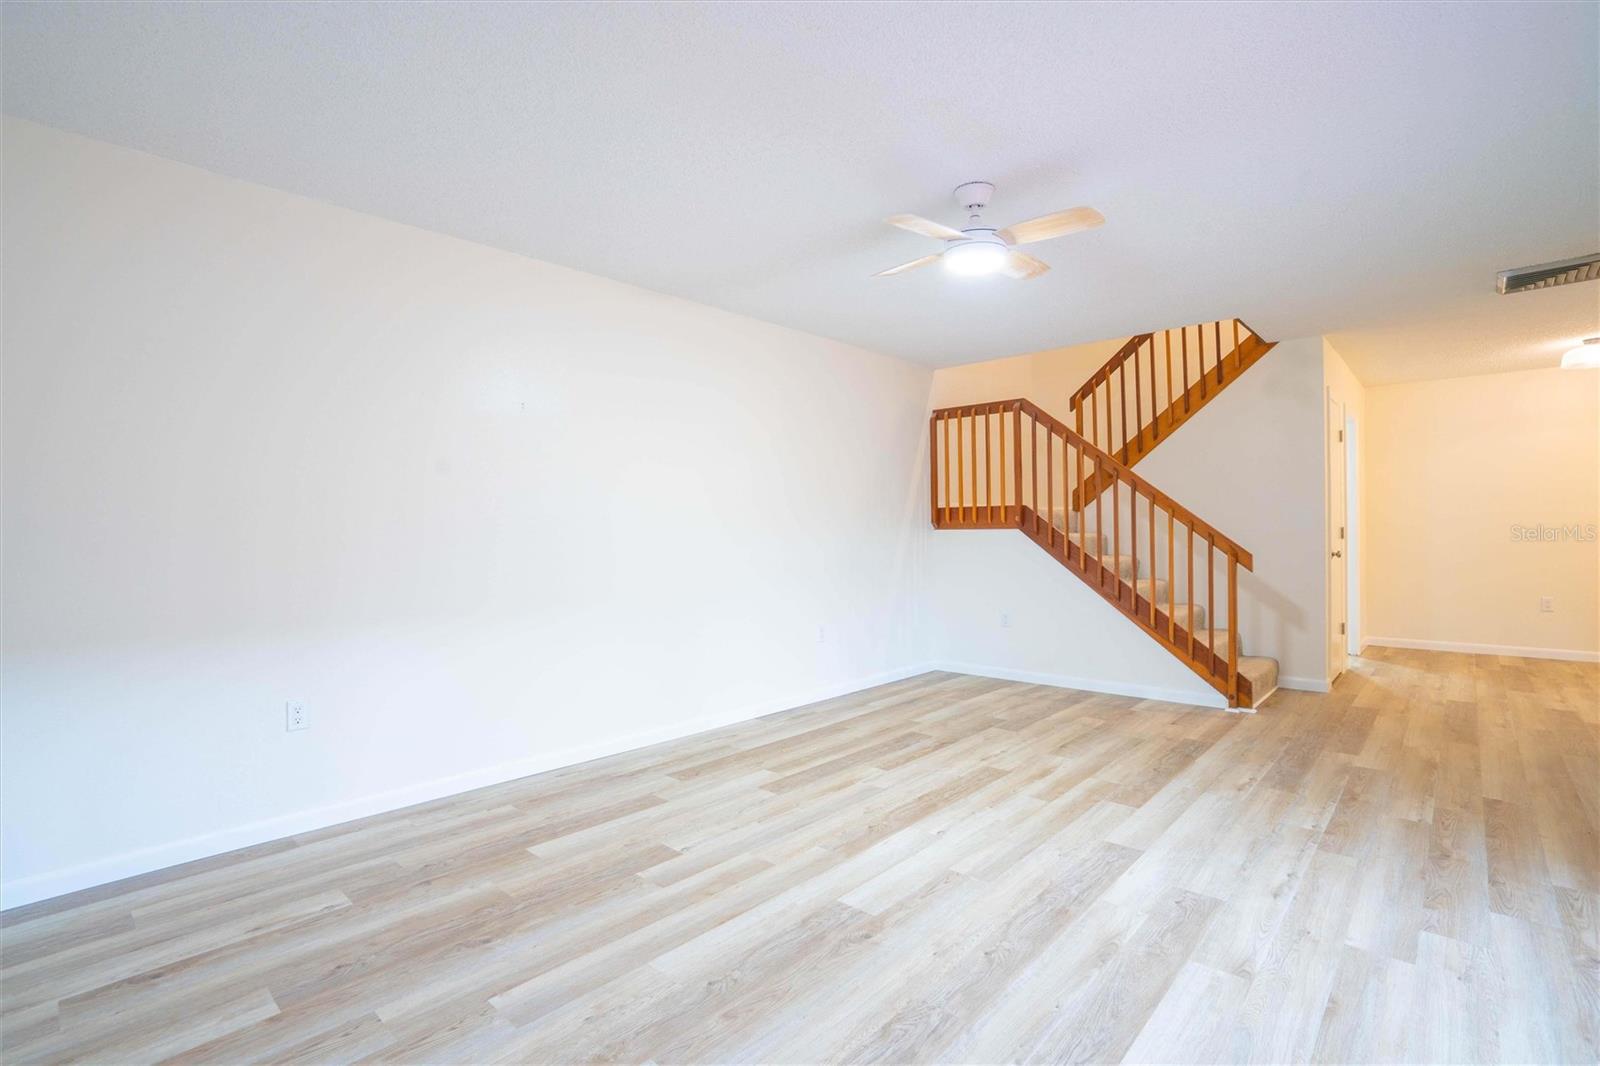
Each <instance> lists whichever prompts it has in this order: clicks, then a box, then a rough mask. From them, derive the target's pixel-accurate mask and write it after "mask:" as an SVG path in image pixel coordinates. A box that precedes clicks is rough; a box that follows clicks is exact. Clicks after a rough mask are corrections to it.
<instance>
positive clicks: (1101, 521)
mask: <svg viewBox="0 0 1600 1066" xmlns="http://www.w3.org/2000/svg"><path fill="white" fill-rule="evenodd" d="M1090 476H1091V477H1093V478H1094V483H1095V494H1094V534H1095V539H1096V543H1095V549H1094V561H1095V562H1096V563H1101V562H1102V561H1103V556H1104V554H1105V542H1104V541H1103V540H1101V539H1100V538H1102V537H1104V536H1105V531H1106V523H1105V508H1104V507H1103V506H1102V505H1101V502H1100V500H1101V496H1102V493H1101V492H1100V491H1099V490H1100V460H1098V459H1096V460H1095V461H1094V469H1093V470H1092V471H1090ZM1095 579H1096V580H1098V581H1099V582H1100V584H1101V586H1102V587H1104V585H1105V578H1104V575H1102V574H1100V573H1099V572H1098V571H1097V572H1096V574H1095Z"/></svg>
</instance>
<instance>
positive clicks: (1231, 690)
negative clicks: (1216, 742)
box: [1228, 550, 1239, 705]
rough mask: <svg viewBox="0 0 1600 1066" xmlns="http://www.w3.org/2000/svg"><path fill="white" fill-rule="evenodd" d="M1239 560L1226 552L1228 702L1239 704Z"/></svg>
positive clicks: (1230, 552)
mask: <svg viewBox="0 0 1600 1066" xmlns="http://www.w3.org/2000/svg"><path fill="white" fill-rule="evenodd" d="M1238 570H1239V559H1238V556H1236V555H1235V554H1234V553H1233V552H1232V551H1231V550H1230V551H1229V552H1228V696H1229V699H1228V702H1229V703H1231V704H1234V705H1237V704H1238V702H1239V577H1238Z"/></svg>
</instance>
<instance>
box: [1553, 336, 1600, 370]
mask: <svg viewBox="0 0 1600 1066" xmlns="http://www.w3.org/2000/svg"><path fill="white" fill-rule="evenodd" d="M1561 369H1562V370H1596V369H1600V337H1590V338H1589V339H1588V340H1586V341H1584V342H1583V343H1582V344H1580V345H1578V346H1577V347H1576V348H1571V349H1569V350H1568V351H1567V354H1566V355H1563V356H1562V357H1561Z"/></svg>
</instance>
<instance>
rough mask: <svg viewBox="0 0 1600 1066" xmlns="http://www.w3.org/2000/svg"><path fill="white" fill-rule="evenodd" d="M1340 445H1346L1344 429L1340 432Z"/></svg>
mask: <svg viewBox="0 0 1600 1066" xmlns="http://www.w3.org/2000/svg"><path fill="white" fill-rule="evenodd" d="M1339 443H1341V444H1343V443H1344V430H1342V429H1341V430H1340V431H1339Z"/></svg>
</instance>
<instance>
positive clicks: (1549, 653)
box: [1363, 637, 1600, 663]
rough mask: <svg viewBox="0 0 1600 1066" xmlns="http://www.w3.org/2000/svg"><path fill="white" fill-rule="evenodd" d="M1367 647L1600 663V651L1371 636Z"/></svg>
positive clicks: (1367, 641)
mask: <svg viewBox="0 0 1600 1066" xmlns="http://www.w3.org/2000/svg"><path fill="white" fill-rule="evenodd" d="M1366 646H1374V647H1379V648H1411V649H1413V650H1415V651H1453V652H1460V653H1462V654H1465V655H1507V656H1510V657H1512V658H1515V659H1563V660H1565V661H1567V662H1575V663H1600V651H1580V650H1578V649H1575V648H1522V647H1518V646H1516V645H1514V644H1462V643H1458V642H1456V641H1453V640H1412V639H1411V638H1409V637H1368V638H1367V640H1366V645H1363V647H1366Z"/></svg>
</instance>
